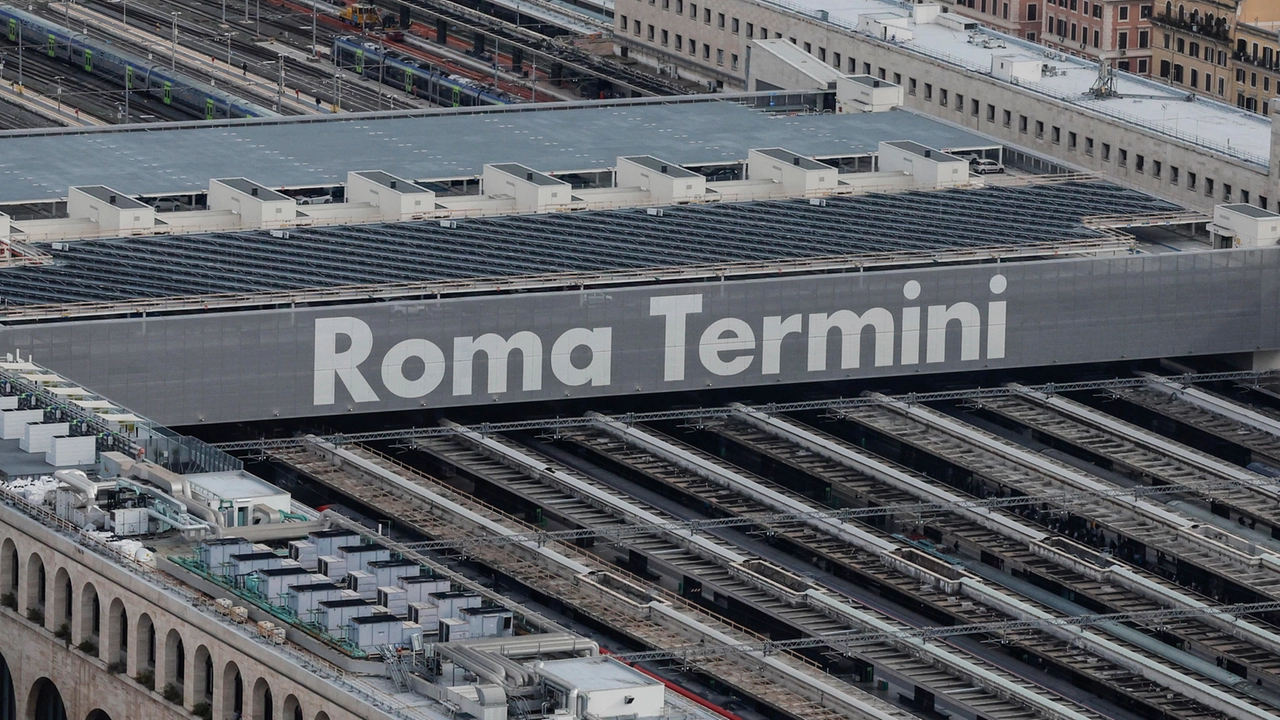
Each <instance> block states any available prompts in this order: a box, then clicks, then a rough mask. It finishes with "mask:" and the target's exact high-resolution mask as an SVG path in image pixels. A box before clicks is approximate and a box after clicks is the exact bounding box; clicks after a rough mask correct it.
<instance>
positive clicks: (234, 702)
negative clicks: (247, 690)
mask: <svg viewBox="0 0 1280 720" xmlns="http://www.w3.org/2000/svg"><path fill="white" fill-rule="evenodd" d="M218 699H219V700H221V707H222V714H221V717H220V718H219V717H218V716H215V720H227V718H233V717H237V716H243V714H244V707H245V705H246V704H247V703H245V697H244V675H243V674H242V673H241V672H240V666H239V665H236V663H235V661H234V660H232V661H229V662H227V664H226V665H224V666H222V697H221V698H218Z"/></svg>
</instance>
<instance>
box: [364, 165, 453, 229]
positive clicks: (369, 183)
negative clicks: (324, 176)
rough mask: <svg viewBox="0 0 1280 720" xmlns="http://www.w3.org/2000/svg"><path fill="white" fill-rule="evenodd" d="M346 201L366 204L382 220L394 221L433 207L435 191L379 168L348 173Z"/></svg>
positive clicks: (419, 214) (431, 209)
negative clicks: (372, 208) (373, 208)
mask: <svg viewBox="0 0 1280 720" xmlns="http://www.w3.org/2000/svg"><path fill="white" fill-rule="evenodd" d="M347 202H349V203H368V204H370V205H372V206H374V207H375V208H377V209H378V215H379V216H380V218H381V219H382V220H385V221H388V222H395V221H397V220H408V219H412V218H413V217H415V216H417V217H421V216H423V215H425V214H427V213H430V212H431V211H433V210H435V207H436V194H435V193H433V192H431V191H430V190H427V189H425V188H422V187H419V186H418V185H415V184H414V183H413V182H412V181H410V180H405V179H404V178H400V177H396V176H395V175H391V174H390V173H385V172H382V171H381V170H360V171H352V172H349V173H347Z"/></svg>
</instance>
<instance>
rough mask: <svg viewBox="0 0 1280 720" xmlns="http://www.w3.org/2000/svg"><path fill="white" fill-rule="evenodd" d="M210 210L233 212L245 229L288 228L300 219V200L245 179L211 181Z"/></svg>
mask: <svg viewBox="0 0 1280 720" xmlns="http://www.w3.org/2000/svg"><path fill="white" fill-rule="evenodd" d="M209 209H210V210H230V211H231V212H233V213H235V214H236V215H239V216H240V221H241V222H240V225H241V227H244V228H273V227H285V226H287V225H292V224H293V222H294V221H295V220H296V219H297V218H298V204H297V201H295V200H294V199H293V198H291V197H289V196H288V195H283V194H281V193H278V192H276V191H275V190H272V189H271V188H268V187H265V186H263V185H259V184H258V183H256V182H253V181H252V180H247V179H245V178H222V179H214V180H210V181H209Z"/></svg>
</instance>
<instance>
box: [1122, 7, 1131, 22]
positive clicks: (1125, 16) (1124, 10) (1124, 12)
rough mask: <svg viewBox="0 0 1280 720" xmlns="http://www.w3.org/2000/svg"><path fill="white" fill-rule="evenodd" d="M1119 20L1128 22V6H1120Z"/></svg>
mask: <svg viewBox="0 0 1280 720" xmlns="http://www.w3.org/2000/svg"><path fill="white" fill-rule="evenodd" d="M1120 19H1121V20H1128V19H1129V6H1128V5H1121V6H1120Z"/></svg>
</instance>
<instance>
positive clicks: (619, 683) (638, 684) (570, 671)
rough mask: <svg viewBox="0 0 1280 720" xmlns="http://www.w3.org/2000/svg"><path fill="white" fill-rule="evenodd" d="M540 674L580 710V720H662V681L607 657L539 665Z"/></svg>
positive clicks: (577, 710) (576, 710) (550, 662)
mask: <svg viewBox="0 0 1280 720" xmlns="http://www.w3.org/2000/svg"><path fill="white" fill-rule="evenodd" d="M537 673H538V675H540V676H542V679H543V680H544V681H545V682H546V683H547V684H548V685H552V686H554V687H556V688H559V689H560V690H561V691H563V693H564V694H565V695H567V696H568V697H571V698H572V697H574V692H573V691H577V693H576V701H577V707H570V708H565V709H566V710H569V711H571V712H572V713H574V716H576V717H595V718H617V717H624V716H625V717H633V718H646V717H661V716H662V714H663V713H662V709H663V704H664V703H665V701H666V688H665V687H664V686H663V685H662V683H661V682H659V681H657V680H655V679H653V678H651V677H649V676H648V675H645V674H644V673H642V672H640V671H639V670H636V669H634V668H630V667H627V666H626V665H623V664H622V663H620V662H618V661H617V660H613V659H611V658H607V657H585V658H571V659H569V660H551V661H548V662H542V663H538V665H537Z"/></svg>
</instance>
